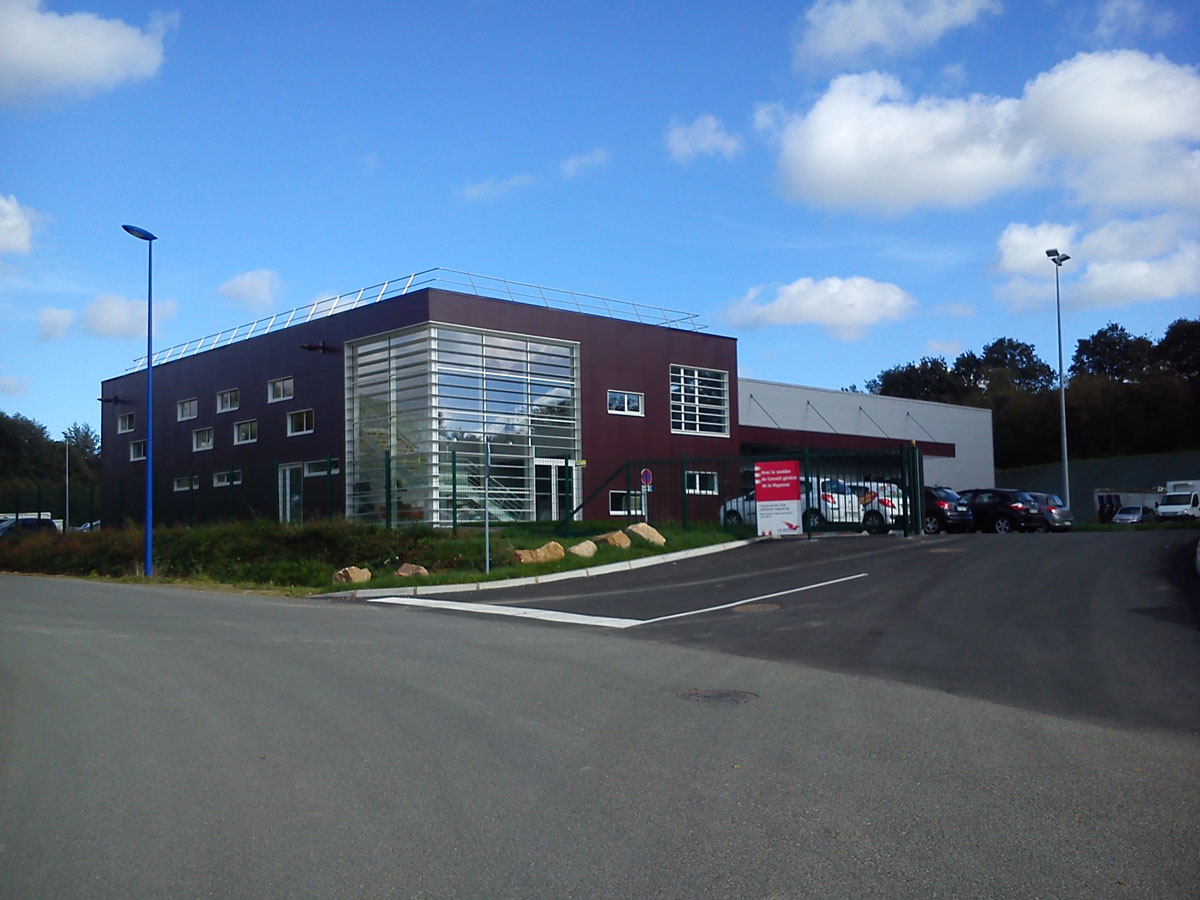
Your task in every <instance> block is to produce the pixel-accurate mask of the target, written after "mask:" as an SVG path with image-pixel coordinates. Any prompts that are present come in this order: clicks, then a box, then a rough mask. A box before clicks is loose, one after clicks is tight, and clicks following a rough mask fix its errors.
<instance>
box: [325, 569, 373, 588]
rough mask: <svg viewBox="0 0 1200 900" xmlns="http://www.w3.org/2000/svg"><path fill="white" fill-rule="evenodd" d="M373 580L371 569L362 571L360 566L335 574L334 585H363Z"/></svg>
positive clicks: (340, 570) (339, 570)
mask: <svg viewBox="0 0 1200 900" xmlns="http://www.w3.org/2000/svg"><path fill="white" fill-rule="evenodd" d="M370 580H371V570H370V569H360V568H359V567H358V566H346V568H344V569H338V570H337V571H336V572H334V573H333V583H334V584H362V583H363V582H365V581H370Z"/></svg>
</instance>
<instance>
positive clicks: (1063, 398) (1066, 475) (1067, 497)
mask: <svg viewBox="0 0 1200 900" xmlns="http://www.w3.org/2000/svg"><path fill="white" fill-rule="evenodd" d="M1046 255H1047V256H1048V257H1050V262H1052V263H1054V313H1055V315H1056V317H1057V318H1058V414H1059V421H1060V423H1061V425H1062V461H1063V503H1065V504H1066V505H1067V509H1070V508H1071V474H1070V472H1069V471H1068V470H1067V392H1066V389H1065V388H1064V386H1063V355H1062V302H1061V299H1060V295H1059V288H1058V270H1059V269H1061V268H1062V264H1063V263H1065V262H1066V261H1067V260H1068V259H1070V258H1071V257H1069V256H1067V254H1065V253H1059V252H1058V251H1057V250H1047V251H1046Z"/></svg>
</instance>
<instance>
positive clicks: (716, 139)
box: [666, 114, 742, 164]
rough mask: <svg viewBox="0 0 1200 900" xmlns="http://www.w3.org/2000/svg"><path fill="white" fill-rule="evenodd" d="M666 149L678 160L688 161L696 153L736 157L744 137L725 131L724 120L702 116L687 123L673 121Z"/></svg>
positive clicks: (728, 157) (696, 154)
mask: <svg viewBox="0 0 1200 900" xmlns="http://www.w3.org/2000/svg"><path fill="white" fill-rule="evenodd" d="M666 144H667V151H668V152H669V153H670V154H671V159H673V160H675V162H677V163H681V164H683V163H689V162H691V161H692V160H693V159H695V158H696V157H697V156H723V157H725V158H726V159H733V158H734V157H735V156H737V155H738V154H739V153H741V152H742V139H741V138H740V137H738V136H737V135H735V134H730V133H729V132H728V131H726V130H725V126H724V125H723V124H722V123H721V120H720V119H718V118H717V117H716V116H713V115H708V114H705V115H702V116H698V117H697V118H696V119H694V120H693V121H692V122H691V123H690V124H687V125H684V124H681V123H680V122H677V121H674V120H672V122H671V124H670V126H669V127H668V128H667V134H666Z"/></svg>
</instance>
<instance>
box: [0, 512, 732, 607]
mask: <svg viewBox="0 0 1200 900" xmlns="http://www.w3.org/2000/svg"><path fill="white" fill-rule="evenodd" d="M655 527H656V528H658V529H659V530H660V531H661V532H662V534H663V536H664V537H666V539H667V545H666V547H663V548H659V547H655V546H653V545H650V544H647V543H645V542H643V541H640V540H639V539H637V538H634V539H633V541H634V543H633V546H632V547H630V548H629V549H628V550H620V549H617V548H615V547H608V546H601V547H600V548H599V549H598V551H597V553H596V555H595V556H594V557H592V558H591V559H581V558H579V557H576V556H574V555H573V554H571V553H568V554H567V555H566V558H565V559H563V560H560V561H558V562H553V563H538V564H531V565H518V564H516V563H515V562H513V551H514V550H515V549H534V548H537V547H540V546H542V545H543V544H545V543H546V542H547V541H551V540H555V541H558V542H559V543H560V544H562V545H563V547H564V548H569V547H571V546H573V545H574V544H577V543H579V542H580V541H582V540H584V539H585V538H589V537H595V536H596V535H599V534H602V533H604V532H607V531H613V530H614V529H615V528H617V523H613V522H572V523H571V533H570V535H569V536H568V535H562V534H557V533H555V532H554V531H553V529H552V528H551V527H550V526H548V525H546V524H542V523H528V524H521V525H509V526H504V527H500V526H494V527H493V528H492V529H491V563H492V565H491V573H490V574H485V572H484V569H485V563H484V531H483V529H482V528H460V529H459V531H458V535H457V536H456V535H454V534H452V533H451V532H450V531H448V530H441V529H433V528H429V527H427V526H414V527H410V528H405V529H402V530H388V529H386V528H383V527H381V526H372V525H360V524H356V523H352V522H348V521H346V520H345V519H323V520H318V521H313V522H306V523H304V524H303V525H283V524H280V523H277V522H270V521H266V520H261V519H260V520H241V521H233V522H222V523H215V524H206V525H197V526H193V527H191V528H186V527H170V528H156V529H155V531H154V576H155V580H157V581H166V582H171V583H190V584H196V585H203V586H234V587H238V588H251V589H253V588H266V589H272V590H282V591H285V592H288V593H293V594H307V593H313V592H317V591H323V590H332V589H333V587H334V586H333V580H332V579H333V573H334V572H335V571H337V570H338V569H340V568H342V567H344V566H351V565H353V566H359V567H362V568H366V569H370V570H371V572H372V575H373V577H372V579H371V581H370V586H371V587H396V586H400V585H411V584H414V583H421V584H453V583H462V582H474V581H482V580H488V579H490V580H496V579H502V578H516V577H526V576H530V575H545V574H549V573H551V572H561V571H567V570H570V569H577V568H584V567H587V566H597V565H604V564H606V563H612V562H619V561H621V560H628V559H636V558H639V557H644V556H651V555H655V554H660V553H665V552H671V551H677V550H686V549H691V548H694V547H701V546H707V545H711V544H717V543H723V542H726V541H730V540H737V539H740V538H744V537H751V536H753V529H749V528H745V527H743V528H741V529H734V530H727V529H723V528H720V527H719V526H716V525H711V524H707V523H706V524H704V525H699V526H693V527H692V528H690V529H687V530H684V529H683V528H681V527H680V526H678V525H662V526H657V525H656V526H655ZM743 532H744V533H743ZM144 554H145V544H144V536H143V532H142V531H140V530H138V529H135V528H124V529H102V530H100V531H96V532H69V533H67V534H63V535H54V534H38V535H32V536H30V537H27V538H22V539H19V540H7V541H0V570H4V571H10V572H30V573H41V574H47V575H74V576H97V577H105V578H117V579H122V580H145V579H143V578H142V563H143V560H144ZM406 562H408V563H413V564H415V565H421V566H424V567H425V568H426V569H428V570H429V575H428V576H427V577H420V578H401V577H398V576H396V575H395V574H393V573H394V572H395V570H396V569H397V567H399V566H400V565H401V564H402V563H406Z"/></svg>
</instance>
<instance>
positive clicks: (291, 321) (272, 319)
mask: <svg viewBox="0 0 1200 900" xmlns="http://www.w3.org/2000/svg"><path fill="white" fill-rule="evenodd" d="M428 287H440V288H445V289H446V290H453V291H458V292H459V293H464V294H474V295H475V296H477V297H489V298H491V299H494V300H510V301H512V302H514V303H528V304H531V305H534V306H544V307H547V308H549V309H563V310H568V311H570V312H579V313H588V314H591V315H601V316H607V317H609V318H612V319H623V320H625V321H630V322H639V323H641V324H643V325H659V326H662V327H665V328H678V329H682V330H688V331H700V330H702V329H703V328H704V327H705V326H703V325H701V324H700V323H699V321H698V318H699V317H698V316H697V314H696V313H690V312H685V311H683V310H678V309H670V308H669V307H665V306H651V305H647V304H644V303H633V302H631V301H628V300H613V299H612V298H610V297H600V296H597V295H596V294H585V293H581V292H580V291H570V290H565V289H562V288H550V287H545V286H543V285H539V284H527V283H525V282H522V281H510V280H509V279H507V278H497V277H495V276H492V275H478V274H475V273H473V272H462V271H459V270H457V269H446V268H442V267H440V266H439V267H437V268H433V269H425V270H423V271H421V272H413V273H412V274H411V275H405V276H402V277H401V278H393V279H390V280H388V281H384V282H382V283H380V284H375V285H372V286H370V287H365V288H360V289H359V290H358V291H351V292H349V293H345V294H338V295H337V296H336V297H327V298H326V299H324V300H314V301H313V302H312V303H307V304H305V305H304V306H297V307H296V308H295V309H290V310H285V311H284V312H280V313H274V314H273V315H270V316H264V317H263V318H261V319H255V320H254V321H253V322H248V323H246V324H245V325H238V326H237V327H236V328H228V329H226V330H224V331H218V332H215V333H213V334H209V335H205V336H204V337H202V338H195V339H193V340H190V341H185V342H184V343H182V344H176V345H175V346H173V347H167V348H166V349H164V350H156V351H155V352H154V365H156V366H160V365H162V364H163V363H168V362H173V361H174V360H177V359H183V358H184V357H186V356H195V355H196V354H198V353H204V352H206V351H208V350H215V349H217V348H218V347H227V346H228V345H230V344H236V343H238V342H239V341H246V340H249V339H250V338H254V337H261V336H262V335H264V334H271V333H272V332H275V331H282V330H284V329H285V328H291V327H292V326H293V325H301V324H304V323H305V322H311V321H313V320H314V319H324V318H326V317H328V316H332V315H336V314H338V313H343V312H349V311H350V310H352V309H358V308H359V307H361V306H369V305H371V304H372V303H379V302H381V301H383V300H391V299H394V298H396V297H401V296H403V295H405V294H409V293H412V292H413V291H418V290H421V289H423V288H428ZM145 367H146V357H145V356H140V357H138V358H137V359H135V360H134V363H133V365H132V366H130V367H129V369H128V370H127V371H130V372H136V371H137V370H139V369H144V368H145Z"/></svg>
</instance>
